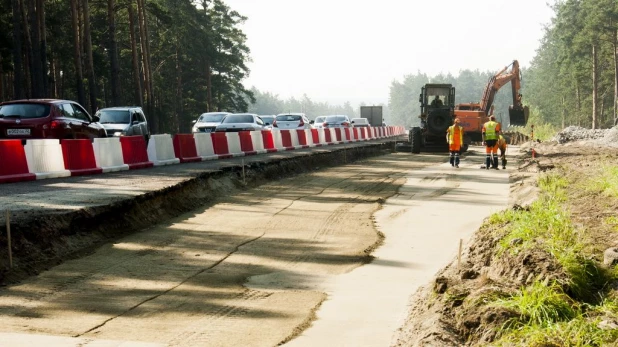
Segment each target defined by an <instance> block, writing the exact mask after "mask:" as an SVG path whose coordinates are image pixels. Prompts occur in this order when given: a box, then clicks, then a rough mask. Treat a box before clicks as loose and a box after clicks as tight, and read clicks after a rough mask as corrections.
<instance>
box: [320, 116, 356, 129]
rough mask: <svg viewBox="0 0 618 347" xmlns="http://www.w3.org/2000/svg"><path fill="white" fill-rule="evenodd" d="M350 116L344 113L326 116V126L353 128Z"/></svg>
mask: <svg viewBox="0 0 618 347" xmlns="http://www.w3.org/2000/svg"><path fill="white" fill-rule="evenodd" d="M351 127H352V124H351V123H350V118H348V116H344V115H336V116H326V119H325V120H324V128H351Z"/></svg>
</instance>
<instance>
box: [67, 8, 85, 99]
mask: <svg viewBox="0 0 618 347" xmlns="http://www.w3.org/2000/svg"><path fill="white" fill-rule="evenodd" d="M77 1H78V0H71V19H72V22H73V23H72V24H73V42H74V45H73V63H74V64H75V82H76V83H77V86H76V87H77V101H78V102H79V103H80V104H81V105H85V103H86V97H85V92H84V74H83V72H82V47H81V40H80V34H79V33H80V30H79V12H78V7H77Z"/></svg>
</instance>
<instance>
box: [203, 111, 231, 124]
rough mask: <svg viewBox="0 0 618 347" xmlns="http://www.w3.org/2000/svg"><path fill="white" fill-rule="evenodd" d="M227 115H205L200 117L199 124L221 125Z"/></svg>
mask: <svg viewBox="0 0 618 347" xmlns="http://www.w3.org/2000/svg"><path fill="white" fill-rule="evenodd" d="M225 116H226V113H217V114H203V115H202V116H201V117H200V120H199V122H202V123H221V121H222V120H223V118H225Z"/></svg>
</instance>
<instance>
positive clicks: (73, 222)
mask: <svg viewBox="0 0 618 347" xmlns="http://www.w3.org/2000/svg"><path fill="white" fill-rule="evenodd" d="M393 150H394V143H391V142H385V143H373V144H364V145H362V146H350V147H341V148H332V149H329V150H328V151H319V152H317V153H312V154H310V155H302V156H292V157H286V158H278V159H271V160H269V159H268V158H267V157H265V159H264V161H254V162H249V163H246V164H245V165H244V167H243V164H241V160H240V159H239V160H237V164H236V165H230V166H227V167H222V168H220V169H219V170H216V171H204V172H200V173H198V174H196V175H194V176H193V177H192V178H188V179H186V180H183V181H181V182H179V183H177V184H174V185H171V186H167V187H164V188H162V189H154V190H151V191H149V192H146V193H144V194H140V195H136V196H133V197H127V198H125V199H116V200H115V201H111V202H110V203H108V204H101V205H96V206H90V207H83V208H79V209H75V210H69V211H66V210H63V211H60V212H58V211H53V210H50V211H49V212H46V213H28V211H21V213H16V214H15V217H13V218H12V219H11V225H10V227H11V235H12V241H11V250H12V261H13V267H12V268H10V266H9V260H8V259H9V257H8V248H7V241H8V240H7V232H6V231H7V230H6V227H5V225H4V224H5V223H4V222H3V223H2V226H1V227H0V285H7V284H11V283H15V282H18V281H20V280H22V279H24V278H27V277H29V276H32V275H36V274H38V273H39V272H41V271H44V270H46V269H49V268H50V267H52V266H54V265H57V264H60V263H62V262H63V261H65V260H67V259H75V258H79V257H81V256H84V255H86V254H89V253H90V252H92V251H93V250H94V249H95V248H96V247H98V246H100V245H102V244H104V243H106V242H110V241H112V240H115V239H118V238H120V237H122V236H125V235H128V234H131V233H134V232H136V231H139V230H142V229H144V228H148V227H150V226H153V225H155V224H157V223H161V222H163V221H166V220H168V219H170V218H173V217H176V216H179V215H181V214H182V213H186V212H188V211H191V210H194V209H196V208H198V207H203V206H205V205H206V206H208V205H209V204H212V203H213V202H214V201H216V200H217V199H218V198H221V197H225V196H227V195H230V194H233V193H234V192H238V191H242V190H244V189H248V188H252V187H256V186H259V185H261V184H263V183H265V182H269V181H273V180H277V179H280V178H284V177H290V176H293V175H297V174H301V173H305V172H310V171H315V170H319V169H320V168H324V167H332V166H337V165H341V164H345V163H350V162H354V161H357V160H360V159H364V158H368V157H373V156H379V155H383V154H387V153H390V152H392V151H393ZM243 163H244V162H243ZM153 179H157V178H155V177H153ZM25 184H27V183H25ZM84 189H87V188H84Z"/></svg>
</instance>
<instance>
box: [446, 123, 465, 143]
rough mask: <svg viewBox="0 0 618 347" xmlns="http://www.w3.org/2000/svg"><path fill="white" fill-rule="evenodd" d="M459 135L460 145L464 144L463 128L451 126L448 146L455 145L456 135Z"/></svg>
mask: <svg viewBox="0 0 618 347" xmlns="http://www.w3.org/2000/svg"><path fill="white" fill-rule="evenodd" d="M456 130H458V131H456ZM456 132H457V133H459V134H458V135H457V137H458V138H459V144H460V145H462V144H463V127H462V126H460V125H451V126H450V127H448V144H449V145H452V144H453V143H455V133H456Z"/></svg>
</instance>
